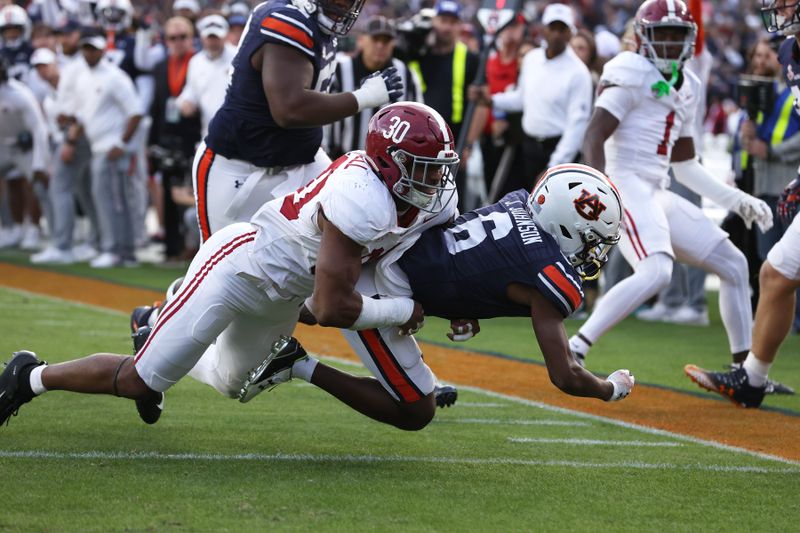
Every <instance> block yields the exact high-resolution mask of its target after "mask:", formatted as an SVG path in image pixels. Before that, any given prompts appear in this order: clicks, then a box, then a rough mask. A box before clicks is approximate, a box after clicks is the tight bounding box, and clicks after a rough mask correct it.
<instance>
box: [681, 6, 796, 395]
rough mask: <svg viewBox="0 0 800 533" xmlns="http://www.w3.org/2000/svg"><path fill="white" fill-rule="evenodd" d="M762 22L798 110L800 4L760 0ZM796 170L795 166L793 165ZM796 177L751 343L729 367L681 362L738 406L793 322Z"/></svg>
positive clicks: (758, 382)
mask: <svg viewBox="0 0 800 533" xmlns="http://www.w3.org/2000/svg"><path fill="white" fill-rule="evenodd" d="M761 13H762V16H763V18H764V25H765V26H766V28H767V31H768V32H770V33H777V32H780V33H782V34H783V35H786V36H788V37H789V38H788V39H786V40H785V41H784V42H783V44H781V47H780V49H779V50H778V59H779V60H780V62H781V65H782V66H783V75H784V77H785V79H786V83H787V85H789V87H791V89H792V94H793V96H794V98H795V100H794V105H795V111H797V112H800V105H798V101H800V76H799V75H798V74H800V44H798V43H800V4H798V3H797V2H791V0H790V1H787V0H764V2H763V4H762V8H761ZM798 172H799V173H800V170H799V171H798ZM798 206H800V177H797V178H795V179H794V180H793V181H792V182H791V183H790V184H789V185H788V186H787V187H786V190H785V191H784V192H783V195H781V199H780V202H779V204H778V213H779V215H781V217H782V218H784V221H785V222H786V223H789V222H790V221H791V225H790V226H789V227H788V229H787V230H786V233H784V234H783V237H781V240H780V241H778V242H777V243H776V244H775V245H774V246H773V247H772V249H770V251H769V254H767V259H766V261H764V264H763V265H762V266H761V272H760V274H759V286H760V290H761V295H760V297H759V300H758V308H757V309H756V320H755V325H754V327H753V346H752V348H751V350H750V351H749V352H748V353H747V358H746V359H744V361H743V363H742V364H741V365H740V366H738V367H735V368H733V369H732V370H731V371H729V372H709V371H708V370H703V369H702V368H699V367H697V366H695V365H686V367H685V368H684V370H685V372H686V375H687V376H689V378H690V379H691V380H692V381H694V382H695V383H697V384H698V385H700V386H701V387H703V388H704V389H707V390H710V391H712V392H716V393H719V394H721V395H722V396H724V397H726V398H728V399H729V400H731V401H732V402H733V403H735V404H737V405H739V406H741V407H758V406H760V405H761V402H762V401H763V400H764V394H765V393H766V390H767V381H768V375H769V369H770V367H771V366H772V363H773V362H774V361H775V358H776V357H777V355H778V348H780V345H781V343H783V341H784V339H785V338H786V335H788V333H789V331H790V330H791V327H792V321H793V319H794V310H795V299H796V293H797V289H798V288H800V218H798V217H797V216H795V215H796V214H797V210H798Z"/></svg>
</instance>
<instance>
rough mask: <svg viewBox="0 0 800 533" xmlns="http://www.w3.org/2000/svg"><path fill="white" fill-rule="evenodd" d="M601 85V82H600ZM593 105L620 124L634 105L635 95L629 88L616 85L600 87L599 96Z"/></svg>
mask: <svg viewBox="0 0 800 533" xmlns="http://www.w3.org/2000/svg"><path fill="white" fill-rule="evenodd" d="M601 83H602V82H601ZM594 105H595V106H596V107H602V108H603V109H605V110H606V111H608V112H609V113H611V114H612V115H614V117H615V118H616V119H617V120H619V121H620V122H622V119H623V118H625V115H626V114H627V113H628V111H629V110H630V109H632V108H633V106H634V105H636V93H635V91H634V90H633V88H631V87H620V86H618V85H605V86H603V85H602V84H601V85H600V88H599V94H598V95H597V100H596V101H595V103H594Z"/></svg>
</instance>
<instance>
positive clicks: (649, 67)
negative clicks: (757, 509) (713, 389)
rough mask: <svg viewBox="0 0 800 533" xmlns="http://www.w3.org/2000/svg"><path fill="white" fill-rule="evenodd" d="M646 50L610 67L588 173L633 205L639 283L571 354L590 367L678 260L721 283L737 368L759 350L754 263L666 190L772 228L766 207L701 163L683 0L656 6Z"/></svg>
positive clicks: (641, 21) (629, 225)
mask: <svg viewBox="0 0 800 533" xmlns="http://www.w3.org/2000/svg"><path fill="white" fill-rule="evenodd" d="M634 30H635V35H636V42H637V46H638V49H637V51H635V52H633V51H631V52H622V53H621V54H619V55H618V56H616V57H615V58H614V59H612V60H611V61H609V62H608V63H607V64H606V65H605V67H604V69H603V74H602V76H601V78H600V86H599V88H598V93H599V94H598V96H597V100H596V102H595V110H594V113H593V115H592V118H591V120H590V122H589V126H588V128H587V132H586V138H585V140H584V146H583V155H584V158H585V159H586V162H587V164H589V165H590V166H593V167H595V168H597V169H598V170H601V171H605V173H606V174H607V175H608V176H609V177H611V179H613V180H614V183H616V185H617V187H618V188H619V190H620V192H621V194H622V202H623V205H624V206H625V211H624V217H623V226H624V231H623V232H622V240H621V241H620V250H621V251H622V253H623V255H624V256H625V258H626V260H627V261H628V262H629V263H630V264H631V266H633V268H634V274H633V275H631V276H630V277H628V278H627V279H625V280H623V281H622V282H620V283H619V284H617V285H615V286H614V287H613V288H612V289H611V290H610V291H609V292H608V293H607V294H606V295H605V297H604V298H603V303H602V305H600V306H598V307H597V308H596V310H595V311H594V312H593V313H592V315H591V316H590V317H589V319H588V320H587V321H586V323H585V324H584V325H583V326H582V327H581V328H580V330H579V331H578V333H577V334H576V335H574V336H573V337H572V338H570V348H571V349H572V350H573V352H574V353H575V355H576V357H577V358H578V359H579V360H581V359H583V358H584V357H585V356H586V353H587V352H588V351H589V349H590V347H591V346H592V344H593V343H594V342H596V341H597V340H598V339H599V338H600V336H602V335H603V334H604V333H605V332H606V331H608V330H609V329H610V328H612V327H613V326H614V325H615V324H617V323H618V322H619V321H621V320H622V319H623V318H625V317H626V316H628V315H629V314H630V313H631V312H633V311H634V310H635V309H636V308H637V307H639V306H640V305H641V304H642V303H644V302H645V301H646V300H647V299H648V298H650V297H651V296H653V295H655V294H657V293H658V291H659V290H661V289H662V288H663V287H664V286H665V285H667V284H668V283H669V280H670V276H671V273H672V264H673V261H675V260H676V259H678V260H680V261H682V262H686V263H689V264H692V265H696V266H699V267H701V268H703V269H705V270H706V271H708V272H712V273H714V274H716V275H718V276H719V278H720V314H721V315H722V321H723V324H724V326H725V329H726V331H727V333H728V342H729V344H730V350H731V353H732V354H733V358H734V361H735V362H736V361H739V362H740V361H743V360H744V358H745V356H746V355H747V352H748V350H749V349H750V344H751V326H752V310H751V307H750V292H749V291H750V288H749V285H748V279H747V260H746V259H745V257H744V255H743V254H742V253H741V252H740V251H739V250H738V249H737V248H736V247H735V246H734V245H733V244H732V243H731V241H730V240H729V239H728V238H727V234H726V233H725V232H724V231H722V230H721V229H720V228H719V227H718V226H716V225H715V224H714V223H713V222H712V221H711V220H709V219H708V218H707V217H706V216H705V215H704V214H703V212H702V210H701V209H700V208H698V207H697V206H695V205H692V204H691V203H689V202H688V201H686V200H684V199H683V198H681V197H679V196H677V195H676V194H674V193H672V192H670V191H668V190H666V186H667V184H668V181H669V175H668V170H669V169H670V167H671V168H672V170H673V172H674V175H675V178H676V179H677V180H678V181H680V182H681V183H683V184H684V185H686V186H687V187H689V188H690V189H692V190H693V191H695V192H697V193H698V194H701V195H702V196H706V197H708V198H710V199H711V200H713V201H714V202H715V203H717V204H719V205H721V206H722V207H724V208H726V209H728V210H732V211H734V212H736V213H737V214H739V216H741V217H742V218H743V219H744V221H745V223H746V224H747V225H748V227H749V226H750V225H751V224H752V223H753V222H756V223H757V224H758V226H759V228H760V229H761V230H762V231H765V230H766V229H768V228H769V227H771V226H772V213H771V211H770V209H769V207H768V206H767V204H765V203H764V202H762V201H761V200H758V199H756V198H754V197H752V196H750V195H748V194H745V193H744V192H742V191H740V190H738V189H734V188H732V187H729V186H727V185H725V184H724V183H722V182H721V181H718V180H717V179H716V178H714V176H712V175H711V174H710V173H709V172H708V171H707V170H706V169H705V168H703V166H702V165H701V164H700V163H699V161H698V160H697V157H696V156H695V150H694V143H693V140H692V133H693V127H694V122H695V121H694V114H695V110H696V107H697V103H698V99H699V98H702V97H703V94H702V93H701V92H700V90H699V87H700V82H699V81H698V79H697V78H696V77H695V76H694V74H692V73H691V72H690V71H689V70H688V69H684V68H683V65H684V63H685V62H686V61H687V60H688V59H689V58H691V57H692V54H693V50H694V43H695V37H696V31H697V27H696V25H695V23H694V20H693V19H692V15H691V14H690V12H689V10H688V8H687V7H686V4H685V3H684V2H683V0H646V1H645V2H644V3H643V4H642V5H641V6H640V8H639V9H638V11H637V13H636V17H635V21H634Z"/></svg>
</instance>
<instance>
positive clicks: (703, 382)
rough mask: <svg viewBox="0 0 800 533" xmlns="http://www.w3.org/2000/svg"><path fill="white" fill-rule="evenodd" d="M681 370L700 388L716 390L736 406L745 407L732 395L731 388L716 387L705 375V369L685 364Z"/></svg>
mask: <svg viewBox="0 0 800 533" xmlns="http://www.w3.org/2000/svg"><path fill="white" fill-rule="evenodd" d="M683 372H684V374H686V375H687V376H688V377H689V379H691V380H692V381H694V382H695V383H696V384H697V385H699V386H700V388H701V389H705V390H707V391H709V392H716V393H717V394H719V395H720V396H722V397H723V398H725V399H726V400H728V401H730V402H731V403H732V404H733V405H735V406H736V407H739V408H741V409H745V408H746V407H747V406H745V405H743V404H742V403H740V402H739V401H738V400H736V399H735V398H734V397H733V389H728V388H726V387H724V386H720V387H716V386H715V385H714V384H713V383H712V382H711V381H710V380H709V379H708V378H707V377H706V373H705V370H703V369H702V368H700V367H699V366H696V365H686V366H684V367H683Z"/></svg>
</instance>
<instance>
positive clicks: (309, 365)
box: [292, 355, 319, 383]
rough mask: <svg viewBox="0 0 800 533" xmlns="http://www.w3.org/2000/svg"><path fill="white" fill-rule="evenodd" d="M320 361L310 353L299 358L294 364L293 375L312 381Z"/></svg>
mask: <svg viewBox="0 0 800 533" xmlns="http://www.w3.org/2000/svg"><path fill="white" fill-rule="evenodd" d="M317 363H319V361H318V360H317V359H315V358H313V357H311V356H310V355H309V356H308V357H304V358H302V359H298V360H297V361H295V362H294V364H293V365H292V377H293V378H300V379H302V380H303V381H308V382H309V383H311V376H313V375H314V369H315V368H317Z"/></svg>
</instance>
